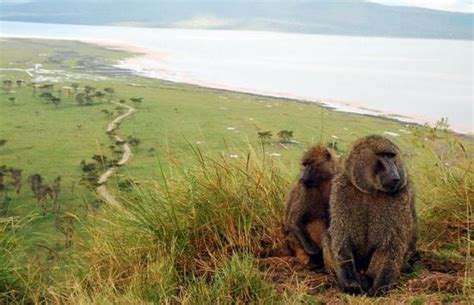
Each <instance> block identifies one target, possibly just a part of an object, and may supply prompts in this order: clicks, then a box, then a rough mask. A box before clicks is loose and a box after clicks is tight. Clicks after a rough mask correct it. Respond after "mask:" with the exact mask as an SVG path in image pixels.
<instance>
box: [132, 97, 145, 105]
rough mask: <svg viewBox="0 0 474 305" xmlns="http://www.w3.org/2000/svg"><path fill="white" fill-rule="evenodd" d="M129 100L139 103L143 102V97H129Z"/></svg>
mask: <svg viewBox="0 0 474 305" xmlns="http://www.w3.org/2000/svg"><path fill="white" fill-rule="evenodd" d="M130 101H132V102H133V103H134V104H136V105H140V104H141V103H142V102H143V97H131V98H130Z"/></svg>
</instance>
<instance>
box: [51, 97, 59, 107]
mask: <svg viewBox="0 0 474 305" xmlns="http://www.w3.org/2000/svg"><path fill="white" fill-rule="evenodd" d="M51 102H52V103H53V104H54V106H56V108H57V107H58V106H59V104H61V99H60V98H59V97H55V96H53V98H51Z"/></svg>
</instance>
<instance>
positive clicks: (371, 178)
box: [345, 136, 406, 193]
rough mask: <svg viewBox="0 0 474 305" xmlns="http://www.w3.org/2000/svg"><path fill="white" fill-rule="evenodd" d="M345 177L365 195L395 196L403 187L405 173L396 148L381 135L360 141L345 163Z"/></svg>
mask: <svg viewBox="0 0 474 305" xmlns="http://www.w3.org/2000/svg"><path fill="white" fill-rule="evenodd" d="M345 168H346V174H347V176H348V177H350V179H351V181H352V183H353V184H354V186H356V187H357V188H358V189H359V190H360V191H362V192H365V193H372V192H376V191H381V192H385V193H395V192H397V191H399V190H401V189H402V188H404V187H405V184H406V173H405V169H404V166H403V162H402V159H401V156H400V151H399V150H398V148H397V146H396V145H395V144H394V143H392V142H391V141H390V140H388V139H386V138H384V137H381V136H368V137H365V138H362V139H359V140H358V141H357V142H356V143H355V144H354V146H353V148H352V151H351V153H350V154H349V157H348V158H347V160H346V166H345Z"/></svg>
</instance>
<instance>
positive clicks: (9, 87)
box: [3, 79, 13, 94]
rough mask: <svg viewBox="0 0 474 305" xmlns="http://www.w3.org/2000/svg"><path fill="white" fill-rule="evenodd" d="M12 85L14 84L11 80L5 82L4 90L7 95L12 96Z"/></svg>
mask: <svg viewBox="0 0 474 305" xmlns="http://www.w3.org/2000/svg"><path fill="white" fill-rule="evenodd" d="M12 85H13V82H12V81H11V80H9V79H6V80H4V81H3V90H4V91H5V93H7V94H10V91H11V90H12Z"/></svg>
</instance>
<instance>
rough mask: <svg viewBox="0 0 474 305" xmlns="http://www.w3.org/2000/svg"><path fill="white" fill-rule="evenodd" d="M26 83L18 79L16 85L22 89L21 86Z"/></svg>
mask: <svg viewBox="0 0 474 305" xmlns="http://www.w3.org/2000/svg"><path fill="white" fill-rule="evenodd" d="M23 83H24V81H22V80H21V79H17V80H16V85H17V87H18V88H21V85H22V84H23Z"/></svg>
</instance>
